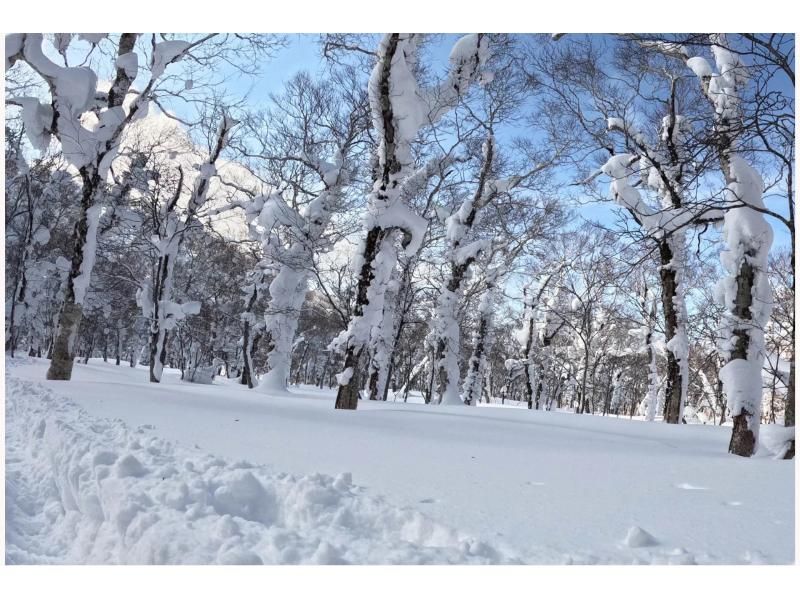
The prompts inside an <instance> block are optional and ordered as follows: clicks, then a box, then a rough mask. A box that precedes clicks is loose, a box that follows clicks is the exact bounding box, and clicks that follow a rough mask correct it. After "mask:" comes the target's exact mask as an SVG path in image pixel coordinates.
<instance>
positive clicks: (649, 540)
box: [625, 525, 658, 548]
mask: <svg viewBox="0 0 800 598" xmlns="http://www.w3.org/2000/svg"><path fill="white" fill-rule="evenodd" d="M657 544H658V540H656V539H655V537H653V536H652V535H651V534H650V533H649V532H646V531H645V530H643V529H642V528H641V527H638V526H636V525H634V526H633V527H632V528H630V529H629V530H628V534H627V535H626V536H625V546H629V547H631V548H642V547H643V546H655V545H657Z"/></svg>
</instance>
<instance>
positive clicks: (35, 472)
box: [6, 358, 794, 564]
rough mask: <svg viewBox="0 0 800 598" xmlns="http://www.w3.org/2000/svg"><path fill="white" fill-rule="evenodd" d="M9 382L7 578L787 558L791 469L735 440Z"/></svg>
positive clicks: (107, 372) (104, 369) (481, 414)
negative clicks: (106, 566)
mask: <svg viewBox="0 0 800 598" xmlns="http://www.w3.org/2000/svg"><path fill="white" fill-rule="evenodd" d="M6 368H7V370H6V476H7V478H6V562H8V563H208V564H211V563H231V564H233V563H242V564H243V563H254V564H258V563H268V564H269V563H331V564H332V563H472V564H483V563H533V564H538V563H547V564H551V563H552V564H558V563H598V564H602V563H663V564H666V563H673V564H691V563H697V564H705V563H788V562H793V560H794V463H793V462H785V461H780V460H775V459H772V458H770V456H769V455H768V454H766V453H759V454H758V455H757V456H756V457H755V458H753V459H743V458H738V457H733V456H730V455H728V454H727V443H728V435H729V433H730V428H718V427H713V426H710V425H708V426H703V425H691V426H669V425H666V424H662V423H660V422H657V423H649V422H642V421H630V420H627V419H623V418H620V419H617V418H607V417H606V418H604V417H596V416H588V415H581V416H578V415H575V414H572V413H542V412H529V411H527V410H524V409H501V408H491V407H486V408H470V407H455V406H454V407H434V406H426V405H421V404H403V403H393V402H391V401H390V402H387V403H377V402H361V404H360V405H359V409H358V410H357V411H355V412H349V411H336V410H334V409H333V396H334V394H333V391H331V390H328V389H325V390H318V389H313V388H307V387H306V388H302V389H300V390H295V391H293V392H291V393H290V394H289V395H282V396H270V395H262V394H259V393H253V392H252V391H248V390H247V389H246V388H244V387H242V386H240V385H238V384H236V383H235V381H229V380H224V379H223V380H218V381H217V382H216V383H215V384H213V385H210V386H206V385H195V384H188V383H182V382H180V381H179V379H178V374H177V372H175V371H172V370H165V376H164V382H163V383H162V384H160V385H158V384H150V383H148V382H147V372H146V370H145V369H144V368H136V369H131V368H129V367H127V365H122V366H119V367H117V366H114V365H113V364H111V363H108V364H105V363H103V362H102V361H100V360H94V361H93V362H92V363H90V364H89V365H86V366H84V365H77V366H76V367H75V370H74V378H73V380H72V381H71V382H48V381H45V380H44V375H45V371H46V368H47V362H46V361H45V360H35V359H28V358H25V359H15V360H9V359H7V360H6ZM390 394H391V393H390ZM412 397H413V395H412ZM84 410H85V411H84ZM283 472H288V473H283Z"/></svg>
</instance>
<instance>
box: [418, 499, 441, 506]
mask: <svg viewBox="0 0 800 598" xmlns="http://www.w3.org/2000/svg"><path fill="white" fill-rule="evenodd" d="M419 502H421V503H422V504H426V505H430V504H433V503H435V502H438V501H437V500H436V499H435V498H423V499H422V500H421V501H419Z"/></svg>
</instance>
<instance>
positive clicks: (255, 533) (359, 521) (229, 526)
mask: <svg viewBox="0 0 800 598" xmlns="http://www.w3.org/2000/svg"><path fill="white" fill-rule="evenodd" d="M150 430H151V429H150V428H147V427H145V426H139V427H137V429H136V430H131V429H129V428H127V427H126V426H125V424H124V423H123V422H122V421H121V420H117V419H115V420H109V419H100V418H95V417H92V416H90V415H89V414H87V413H86V412H85V411H83V410H82V409H80V408H79V407H78V406H77V405H76V404H75V403H74V402H72V401H71V400H69V399H65V398H62V397H57V396H55V395H54V394H53V393H52V392H51V391H50V390H49V389H47V388H46V387H44V386H43V385H41V384H39V383H38V382H33V381H25V380H21V379H19V378H15V377H11V376H9V377H8V378H7V380H6V476H7V477H6V563H8V564H23V563H43V564H68V563H70V564H78V563H81V564H82V563H95V564H99V563H107V564H213V563H217V564H290V563H292V564H295V563H305V564H346V563H371V564H375V563H387V564H398V563H409V564H427V563H443V564H446V563H468V564H491V563H511V562H518V560H517V559H516V557H513V556H511V555H510V554H507V553H506V552H504V551H501V550H500V549H498V548H496V547H493V546H491V545H489V544H487V543H485V542H481V541H478V540H476V539H474V538H472V537H469V536H467V535H465V534H462V533H460V532H458V531H456V530H454V529H451V528H449V527H446V526H444V525H440V524H438V523H436V522H435V521H433V520H431V519H430V518H428V517H427V516H425V515H423V514H421V513H420V512H418V511H415V510H413V509H406V508H398V507H395V506H393V505H391V504H389V503H388V502H386V501H385V500H384V499H383V498H380V497H372V496H369V495H366V494H365V493H364V492H363V489H361V488H359V487H358V486H355V485H353V482H352V477H351V475H350V474H348V473H343V474H340V475H339V476H337V477H331V476H326V475H321V474H313V475H307V476H295V475H289V474H286V473H278V474H275V473H272V472H269V471H268V470H267V468H265V467H261V466H255V465H251V464H249V463H246V462H241V461H240V462H235V463H228V462H226V461H225V460H223V459H219V458H216V457H213V456H211V455H205V454H202V453H200V452H199V451H189V450H186V449H181V448H178V447H176V446H174V445H173V444H172V443H170V442H168V441H165V440H162V439H159V438H156V437H153V436H150V435H149V432H150Z"/></svg>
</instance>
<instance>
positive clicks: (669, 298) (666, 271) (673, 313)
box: [659, 239, 684, 424]
mask: <svg viewBox="0 0 800 598" xmlns="http://www.w3.org/2000/svg"><path fill="white" fill-rule="evenodd" d="M659 254H660V258H661V268H660V269H659V273H660V276H661V305H662V309H663V311H664V322H665V335H664V336H665V338H666V341H667V343H669V341H670V340H672V339H673V338H675V336H676V334H677V333H678V331H679V314H678V310H679V309H680V308H679V307H678V306H676V305H675V302H676V300H679V296H678V292H677V291H678V281H677V272H676V269H675V267H674V262H673V259H674V258H675V257H676V256H675V255H674V252H673V250H672V247H671V244H670V242H669V240H667V239H664V240H662V241H661V242H660V243H659ZM682 374H683V372H682V371H681V364H680V361H679V360H678V356H677V355H676V354H675V352H674V351H673V350H670V348H669V347H667V380H666V388H665V390H664V421H665V422H666V423H668V424H679V423H681V413H682V411H683V409H682V407H683V401H684V396H683V395H684V392H683V389H684V380H683V375H682Z"/></svg>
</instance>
